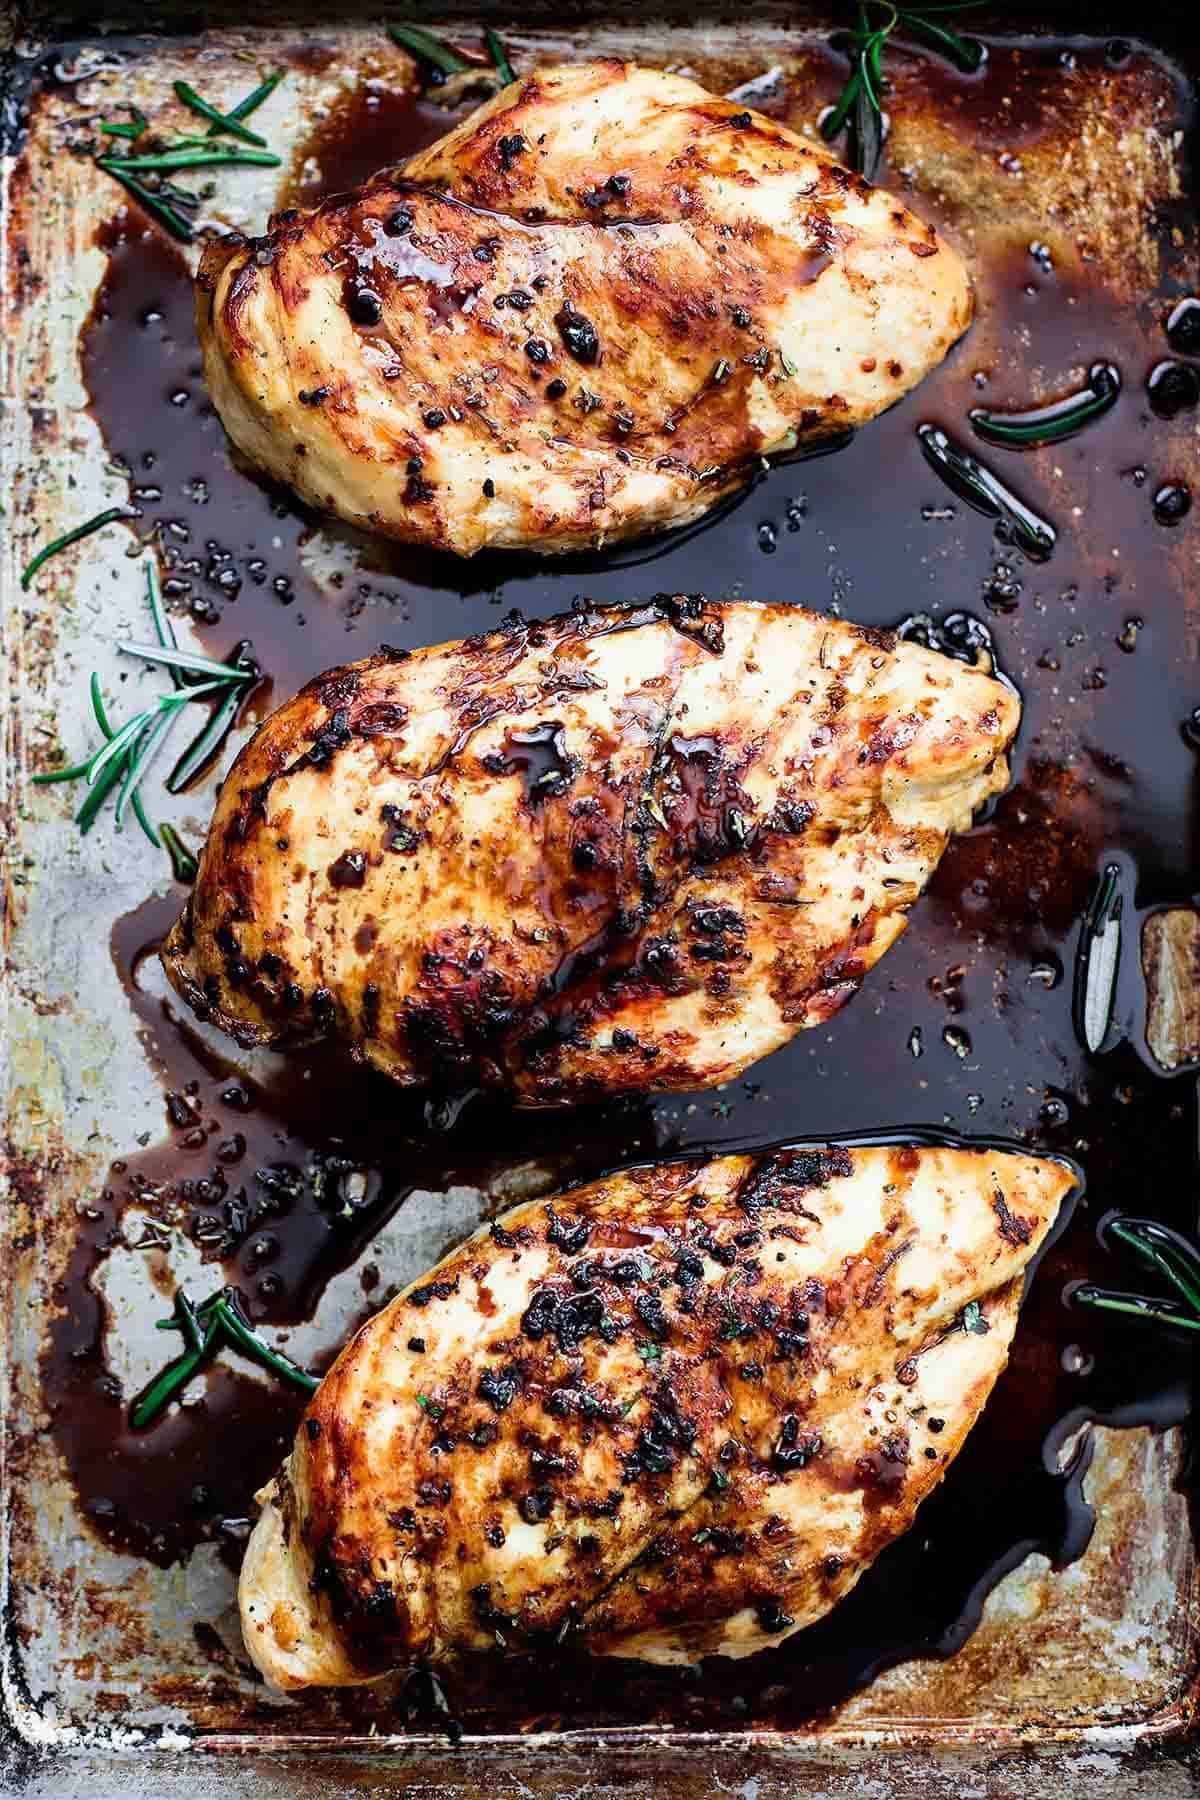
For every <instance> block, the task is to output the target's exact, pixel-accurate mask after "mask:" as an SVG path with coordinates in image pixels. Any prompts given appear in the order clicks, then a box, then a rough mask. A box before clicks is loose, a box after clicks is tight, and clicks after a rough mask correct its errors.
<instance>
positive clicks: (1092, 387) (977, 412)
mask: <svg viewBox="0 0 1200 1800" xmlns="http://www.w3.org/2000/svg"><path fill="white" fill-rule="evenodd" d="M1120 392H1121V377H1120V374H1119V372H1118V371H1117V370H1116V369H1115V368H1114V367H1113V365H1112V364H1111V363H1103V362H1098V363H1093V364H1092V366H1091V368H1090V369H1089V370H1088V385H1087V387H1085V388H1081V389H1080V391H1079V392H1078V393H1077V394H1068V395H1067V397H1066V399H1065V400H1053V401H1051V403H1050V404H1049V405H1048V406H1038V407H1034V408H1032V409H1030V410H1029V411H1027V412H1012V413H1002V412H990V411H988V410H987V409H986V408H984V407H981V406H977V407H976V408H975V409H974V410H973V411H972V412H971V414H970V415H969V416H970V420H971V426H972V429H973V430H974V431H975V433H976V435H977V436H979V437H981V438H982V439H983V440H984V442H985V443H987V444H996V445H998V446H999V447H1000V448H1001V449H1005V450H1033V449H1038V448H1040V446H1041V445H1043V444H1061V443H1064V442H1065V441H1066V439H1067V438H1073V437H1074V436H1075V435H1076V433H1077V432H1080V431H1082V430H1083V428H1084V426H1085V425H1090V424H1091V422H1092V420H1093V419H1099V418H1102V417H1103V415H1104V414H1105V413H1106V412H1110V411H1111V410H1112V408H1113V407H1114V406H1115V405H1116V403H1117V399H1118V396H1119V395H1120Z"/></svg>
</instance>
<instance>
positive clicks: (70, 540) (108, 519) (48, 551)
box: [21, 506, 137, 592]
mask: <svg viewBox="0 0 1200 1800" xmlns="http://www.w3.org/2000/svg"><path fill="white" fill-rule="evenodd" d="M136 517H137V514H136V513H135V512H134V510H133V508H132V507H131V506H106V507H105V509H104V511H103V512H98V513H96V514H95V516H94V517H93V518H90V519H85V520H84V521H83V524H82V525H76V526H74V527H73V528H72V529H71V530H70V531H64V532H63V534H62V536H61V537H56V538H54V539H53V540H52V541H51V542H50V543H48V544H44V545H43V546H42V548H41V549H40V550H39V551H38V553H37V555H36V556H35V557H33V558H32V559H31V560H30V561H29V562H27V563H26V565H25V568H24V571H23V573H22V575H21V589H22V591H23V592H26V591H28V588H29V584H30V582H31V581H32V580H33V578H34V576H35V575H36V574H37V572H38V570H39V569H40V568H41V567H42V565H43V563H47V562H49V560H50V558H51V557H52V556H57V555H58V553H59V551H60V550H65V549H66V548H67V546H68V545H69V544H77V543H78V542H79V540H80V538H85V537H91V535H92V533H93V531H99V530H101V528H102V527H103V526H105V525H111V524H113V522H114V521H115V520H117V519H133V518H136Z"/></svg>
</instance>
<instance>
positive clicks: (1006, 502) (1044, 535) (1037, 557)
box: [917, 425, 1058, 562]
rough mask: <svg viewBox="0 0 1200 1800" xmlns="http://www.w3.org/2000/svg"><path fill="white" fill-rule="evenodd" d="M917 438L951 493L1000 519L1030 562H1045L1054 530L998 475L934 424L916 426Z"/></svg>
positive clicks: (1055, 539) (1052, 550)
mask: <svg viewBox="0 0 1200 1800" xmlns="http://www.w3.org/2000/svg"><path fill="white" fill-rule="evenodd" d="M917 437H918V439H919V440H920V444H921V449H922V450H923V451H924V453H925V460H926V462H928V463H929V464H930V466H931V467H932V468H934V469H936V470H937V472H938V474H939V475H940V476H941V478H942V480H943V481H944V482H945V483H946V486H947V487H948V488H949V489H950V490H951V492H952V493H955V494H957V495H958V497H959V499H960V500H965V501H966V503H967V505H968V506H971V507H974V509H975V511H976V512H978V513H982V514H983V515H984V517H985V518H988V519H998V520H1001V521H1002V522H1003V523H1004V525H1005V526H1007V528H1008V530H1009V532H1010V533H1011V534H1012V538H1013V541H1014V543H1016V544H1017V546H1018V547H1019V548H1020V549H1022V550H1023V551H1024V552H1025V554H1026V556H1028V557H1029V558H1030V560H1031V561H1032V562H1046V561H1048V559H1049V558H1050V556H1051V555H1052V554H1053V552H1054V546H1055V544H1056V543H1057V541H1058V533H1057V532H1056V531H1055V529H1054V527H1053V525H1051V524H1050V523H1049V521H1048V520H1047V519H1043V518H1041V517H1039V515H1038V514H1037V513H1035V512H1034V510H1033V508H1032V507H1030V506H1027V505H1026V504H1025V502H1024V500H1022V499H1021V498H1020V497H1019V496H1018V495H1017V494H1014V493H1013V491H1012V489H1011V488H1010V487H1007V486H1006V485H1005V483H1004V482H1002V481H1001V480H1000V478H999V476H998V475H993V474H992V471H991V470H990V469H989V468H987V467H986V466H985V465H984V464H983V463H981V462H979V461H977V459H976V458H975V457H973V456H972V455H971V454H970V452H969V451H967V450H964V449H963V447H962V445H961V444H957V443H955V441H954V439H953V438H951V437H948V436H947V435H946V433H945V432H944V431H941V430H939V429H938V427H937V426H936V425H920V426H918V427H917Z"/></svg>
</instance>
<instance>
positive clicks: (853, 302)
mask: <svg viewBox="0 0 1200 1800" xmlns="http://www.w3.org/2000/svg"><path fill="white" fill-rule="evenodd" d="M970 315H971V290H970V286H969V283H968V280H967V276H966V272H965V270H964V268H963V265H962V263H961V261H960V260H959V258H958V256H957V255H956V254H955V252H954V251H953V250H952V249H950V248H949V247H948V246H947V245H946V244H944V243H942V242H941V241H940V240H939V238H938V236H937V234H936V232H935V231H934V229H933V228H932V226H929V225H926V224H924V223H923V222H922V221H921V220H919V219H917V218H915V217H914V216H913V214H912V213H910V212H908V211H907V209H906V208H905V207H904V206H902V205H901V204H900V203H899V202H898V201H897V200H896V199H894V198H893V197H892V196H891V195H889V194H887V193H884V192H883V191H881V190H879V189H874V188H871V187H869V186H868V185H867V183H866V182H865V181H863V180H862V179H861V177H859V176H857V175H853V174H851V173H850V172H849V171H848V170H846V169H844V168H842V167H841V166H840V165H839V164H838V163H836V162H835V161H834V160H833V159H832V158H831V157H830V156H829V155H828V154H827V153H826V152H825V151H824V150H822V149H819V148H817V147H816V146H814V145H812V144H809V143H806V142H805V141H804V140H803V139H802V138H800V137H797V136H796V134H795V133H794V132H791V131H788V130H787V129H786V128H785V127H783V126H782V125H778V124H776V123H775V122H774V121H773V120H770V119H767V118H764V117H763V116H762V115H761V114H759V113H755V112H752V111H747V110H746V109H745V108H744V107H740V106H738V105H736V104H734V103H733V102H731V101H727V100H722V99H718V98H717V97H716V96H714V95H712V94H709V93H706V92H705V90H704V89H703V88H700V87H698V86H697V85H696V84H695V82H692V81H688V80H686V79H685V78H684V77H682V76H678V75H669V74H665V73H663V72H662V71H660V70H654V69H642V68H638V67H636V66H635V65H632V64H625V63H616V62H600V63H588V64H582V65H579V66H576V67H564V68H551V69H542V70H539V71H537V73H535V74H532V75H529V76H527V77H525V78H523V79H522V80H520V81H517V82H514V83H513V84H512V85H511V86H510V87H508V88H506V89H505V90H504V91H503V92H502V93H501V94H499V95H497V96H496V98H495V99H494V100H492V101H491V102H489V104H488V105H486V106H484V107H482V108H481V109H480V110H479V111H478V112H476V113H475V114H473V115H472V116H471V117H470V118H469V119H468V120H466V122H465V123H464V124H462V125H461V126H459V127H458V129H457V130H456V131H453V132H452V133H451V134H450V135H449V136H448V137H446V138H444V139H443V140H442V141H441V142H440V143H438V144H435V145H434V146H433V147H432V148H431V149H429V150H426V151H424V152H422V153H421V154H420V155H418V156H416V157H415V158H413V159H412V161H410V162H409V163H408V164H407V166H406V167H405V169H404V170H403V171H402V172H400V171H395V170H393V171H388V172H386V173H384V174H382V175H380V176H377V177H375V178H374V179H373V180H372V181H371V182H369V183H368V184H367V185H366V186H365V187H363V188H361V189H359V190H357V191H356V192H353V193H349V194H339V195H336V196H335V197H333V198H332V199H329V200H326V201H325V202H323V203H322V204H321V205H319V206H318V207H316V208H315V209H314V210H312V211H309V212H296V211H290V212H285V213H281V214H280V215H278V216H277V217H276V218H275V219H274V220H272V222H271V227H270V230H269V231H268V233H267V235H266V236H265V237H263V238H258V239H254V240H251V241H246V240H243V239H236V238H225V239H220V240H214V241H213V242H212V243H211V244H210V246H209V248H208V250H207V251H206V253H205V257H204V260H203V263H202V265H201V270H200V275H199V284H198V291H197V321H198V328H199V334H200V341H201V344H202V346H203V351H204V367H205V373H206V376H207V380H208V386H209V391H210V393H211V395H212V398H213V402H214V404H215V406H216V408H217V411H218V412H219V413H220V415H221V418H222V420H223V421H224V424H225V427H226V430H227V431H228V433H229V435H230V437H231V438H232V440H233V442H234V444H235V445H236V446H237V447H238V449H239V450H241V451H242V452H243V453H244V454H245V455H246V456H247V457H249V458H250V459H251V460H252V461H253V462H255V463H257V464H258V465H259V466H260V467H262V468H263V469H265V470H266V471H267V472H268V473H270V474H271V475H272V476H275V477H276V478H278V479H279V480H281V481H284V482H287V483H288V484H289V485H290V486H291V487H293V488H294V489H295V490H296V492H297V493H299V494H300V495H301V496H302V497H303V498H304V499H305V500H307V501H309V502H311V503H312V504H313V505H315V506H317V507H320V508H323V509H325V510H327V511H329V512H332V513H336V514H339V515H340V516H341V517H342V518H344V519H347V520H349V521H350V522H351V523H353V524H355V525H359V526H363V527H366V528H368V529H371V530H374V531H379V532H384V533H387V534H388V535H390V536H393V537H397V538H402V539H404V540H406V541H408V542H418V543H423V544H430V545H434V546H437V547H439V548H442V549H447V550H453V551H457V552H458V553H459V554H461V555H468V556H469V555H471V554H472V553H474V552H475V551H477V550H479V549H481V548H483V547H484V546H485V545H499V546H507V547H512V546H519V545H528V546H533V547H534V548H536V549H538V550H542V551H547V552H550V551H566V550H572V549H579V548H581V547H594V546H597V545H600V544H604V543H607V542H612V541H615V540H617V539H620V538H625V537H629V536H634V535H637V534H639V533H643V532H646V531H649V530H653V529H659V528H662V527H665V526H671V525H679V524H683V523H685V522H687V521H688V520H691V519H695V518H696V517H698V516H699V515H700V514H702V513H704V512H705V511H706V510H707V509H708V508H709V507H710V506H712V504H713V503H714V501H716V500H717V499H718V498H720V496H721V495H723V494H725V493H727V492H729V491H730V490H731V489H733V488H736V487H737V486H739V485H740V484H741V483H742V482H743V481H744V480H745V479H746V477H747V475H748V474H749V472H751V471H752V470H753V469H754V468H756V467H758V466H760V463H761V459H762V458H763V457H764V456H770V455H772V454H774V453H776V452H780V451H790V450H795V449H796V448H797V447H803V446H805V445H809V444H812V443H814V442H815V441H817V440H820V439H822V438H827V437H828V436H829V435H830V434H831V433H832V434H839V433H841V432H843V431H846V430H848V429H850V428H852V427H854V426H857V425H861V424H862V423H863V422H864V421H866V420H868V419H871V418H873V417H874V416H875V415H876V414H877V413H879V412H882V411H883V410H884V408H885V407H888V406H890V405H891V404H892V403H893V402H894V401H896V400H897V399H899V398H900V396H901V395H902V394H904V393H905V392H906V391H907V390H908V389H909V388H911V387H912V386H914V385H915V383H917V382H918V381H920V380H921V378H922V377H923V376H924V375H925V374H927V373H928V371H929V370H930V369H931V368H933V367H934V366H935V364H937V363H938V362H939V361H940V360H941V359H942V357H943V356H945V354H946V352H947V350H948V349H949V348H950V346H951V345H952V344H953V343H954V341H955V340H956V339H957V338H958V337H959V336H960V335H961V333H962V332H963V331H964V330H965V329H966V326H967V324H968V322H969V319H970Z"/></svg>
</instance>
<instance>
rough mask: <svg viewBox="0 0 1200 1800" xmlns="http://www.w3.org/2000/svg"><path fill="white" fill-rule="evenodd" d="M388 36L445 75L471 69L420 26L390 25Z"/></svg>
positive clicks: (467, 63)
mask: <svg viewBox="0 0 1200 1800" xmlns="http://www.w3.org/2000/svg"><path fill="white" fill-rule="evenodd" d="M388 35H389V37H391V38H392V40H393V41H394V42H395V43H397V44H399V46H400V48H401V49H402V50H407V51H408V53H409V55H410V56H416V57H419V58H420V60H421V61H422V62H425V63H428V64H429V65H430V67H431V68H434V69H437V70H438V71H439V72H440V73H441V74H443V75H461V74H462V73H463V71H464V70H466V69H469V68H470V67H471V65H470V63H469V62H468V61H467V60H466V58H465V57H463V56H460V55H459V54H458V51H457V50H452V49H451V48H450V46H449V44H444V43H443V42H442V40H441V38H437V37H434V35H433V33H432V31H423V30H422V28H421V27H420V26H419V25H389V26H388ZM497 66H498V65H497Z"/></svg>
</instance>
